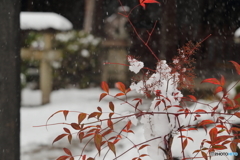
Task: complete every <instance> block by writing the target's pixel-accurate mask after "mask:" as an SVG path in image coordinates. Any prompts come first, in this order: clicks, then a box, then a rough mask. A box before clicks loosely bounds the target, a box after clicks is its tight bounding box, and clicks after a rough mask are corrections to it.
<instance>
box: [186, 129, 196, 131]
mask: <svg viewBox="0 0 240 160" xmlns="http://www.w3.org/2000/svg"><path fill="white" fill-rule="evenodd" d="M188 130H189V131H192V130H197V128H188Z"/></svg>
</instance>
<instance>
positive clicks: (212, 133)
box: [209, 127, 218, 141]
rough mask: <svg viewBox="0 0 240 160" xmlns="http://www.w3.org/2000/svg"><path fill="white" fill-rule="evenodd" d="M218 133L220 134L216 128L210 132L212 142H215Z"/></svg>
mask: <svg viewBox="0 0 240 160" xmlns="http://www.w3.org/2000/svg"><path fill="white" fill-rule="evenodd" d="M217 133H218V130H217V128H215V127H214V128H212V129H211V130H210V132H209V135H210V138H211V141H214V139H215V138H216V137H217Z"/></svg>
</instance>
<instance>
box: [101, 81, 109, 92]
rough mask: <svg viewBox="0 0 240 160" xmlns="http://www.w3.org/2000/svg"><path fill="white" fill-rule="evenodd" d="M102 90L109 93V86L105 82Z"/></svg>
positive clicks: (102, 84)
mask: <svg viewBox="0 0 240 160" xmlns="http://www.w3.org/2000/svg"><path fill="white" fill-rule="evenodd" d="M101 88H102V90H104V91H105V92H107V93H109V87H108V84H107V83H106V82H105V81H102V83H101Z"/></svg>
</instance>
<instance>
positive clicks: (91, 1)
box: [83, 0, 95, 33]
mask: <svg viewBox="0 0 240 160" xmlns="http://www.w3.org/2000/svg"><path fill="white" fill-rule="evenodd" d="M94 8H95V0H85V16H84V26H83V28H84V31H86V32H87V33H90V32H91V31H92V25H93V13H94Z"/></svg>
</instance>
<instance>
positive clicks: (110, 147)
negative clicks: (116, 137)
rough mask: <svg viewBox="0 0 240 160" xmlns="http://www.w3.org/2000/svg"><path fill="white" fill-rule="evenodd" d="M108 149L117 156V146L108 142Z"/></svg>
mask: <svg viewBox="0 0 240 160" xmlns="http://www.w3.org/2000/svg"><path fill="white" fill-rule="evenodd" d="M108 147H109V149H110V150H111V151H112V152H113V153H114V155H115V156H116V149H115V145H114V144H113V143H112V142H108Z"/></svg>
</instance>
